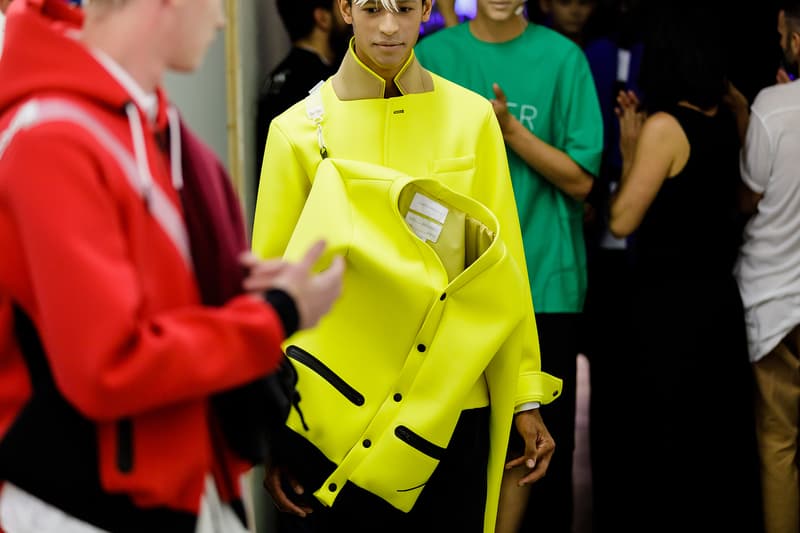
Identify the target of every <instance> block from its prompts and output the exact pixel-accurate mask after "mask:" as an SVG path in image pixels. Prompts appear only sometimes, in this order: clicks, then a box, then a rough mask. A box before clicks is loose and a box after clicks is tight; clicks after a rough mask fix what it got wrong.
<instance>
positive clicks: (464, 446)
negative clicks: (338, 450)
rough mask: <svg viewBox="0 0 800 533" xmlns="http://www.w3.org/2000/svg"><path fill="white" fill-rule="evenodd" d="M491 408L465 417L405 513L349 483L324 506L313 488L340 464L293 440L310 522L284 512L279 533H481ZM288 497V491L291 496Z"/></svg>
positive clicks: (472, 411) (294, 460)
mask: <svg viewBox="0 0 800 533" xmlns="http://www.w3.org/2000/svg"><path fill="white" fill-rule="evenodd" d="M489 411H490V410H489V408H488V407H483V408H480V409H469V410H466V411H463V412H462V413H461V417H460V418H459V421H458V424H457V425H456V429H455V432H454V433H453V437H452V438H451V439H450V444H449V445H448V446H447V451H446V452H445V454H444V457H443V458H442V460H441V462H440V463H439V466H438V467H437V468H436V470H435V471H434V473H433V475H432V476H431V479H430V480H429V481H428V483H427V484H426V486H425V488H424V489H423V490H422V494H421V495H420V497H419V499H418V500H417V503H416V505H415V506H414V508H413V509H412V510H411V511H410V512H408V513H404V512H402V511H400V510H398V509H396V508H394V507H392V506H391V505H389V504H388V503H387V502H386V501H384V500H382V499H381V498H379V497H377V496H375V495H374V494H372V493H370V492H367V491H366V490H364V489H362V488H360V487H358V486H357V485H355V484H353V483H347V484H346V485H345V486H344V488H342V491H341V493H340V494H339V496H338V498H337V499H336V502H335V503H334V505H333V506H332V507H329V508H328V507H323V506H322V505H320V504H319V502H318V501H317V500H316V499H315V498H314V497H313V496H311V493H312V492H313V491H314V490H313V489H312V490H309V487H314V488H316V487H319V486H320V485H321V484H322V481H324V480H325V479H326V478H327V476H328V475H329V474H330V472H332V471H333V468H334V467H335V465H333V463H331V462H330V461H328V460H327V459H325V458H324V456H322V454H320V452H319V450H317V449H316V448H314V447H313V446H312V445H311V444H309V443H308V441H306V440H305V439H302V438H301V437H294V438H295V440H296V442H292V443H291V449H292V451H293V455H294V457H293V458H292V459H291V464H292V466H291V467H292V469H293V470H294V471H295V475H297V476H298V477H299V478H300V479H301V480H302V481H303V482H304V484H305V487H306V493H307V494H308V495H309V498H308V499H307V500H305V501H304V502H303V503H304V504H307V505H311V506H312V507H313V508H314V512H313V513H312V514H310V515H309V516H308V517H307V518H299V517H296V516H293V515H289V514H284V513H281V514H280V515H279V518H278V532H279V533H339V532H342V533H345V532H346V533H368V532H369V533H374V532H378V531H380V532H381V533H384V532H386V533H395V532H396V533H401V532H402V533H440V532H447V531H457V532H459V533H482V532H483V513H484V506H485V503H486V468H487V465H488V459H489ZM287 494H288V493H287Z"/></svg>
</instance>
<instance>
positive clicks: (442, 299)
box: [439, 292, 447, 301]
mask: <svg viewBox="0 0 800 533" xmlns="http://www.w3.org/2000/svg"><path fill="white" fill-rule="evenodd" d="M445 298H447V293H446V292H445V293H442V295H441V296H439V299H440V300H441V301H444V299H445Z"/></svg>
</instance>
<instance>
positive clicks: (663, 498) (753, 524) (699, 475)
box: [610, 2, 762, 533]
mask: <svg viewBox="0 0 800 533" xmlns="http://www.w3.org/2000/svg"><path fill="white" fill-rule="evenodd" d="M687 4H688V2H687V3H684V2H670V3H669V4H667V5H665V9H663V10H662V9H659V10H658V11H657V12H655V13H654V15H655V16H654V17H653V19H652V22H651V23H652V26H651V27H650V28H649V30H648V31H647V32H646V33H645V45H644V56H643V59H642V67H641V68H642V70H641V77H640V88H641V90H642V94H643V95H644V109H645V110H646V112H647V115H645V113H644V112H642V111H640V108H639V102H638V98H637V97H636V96H635V94H634V93H632V92H622V93H620V96H619V99H618V102H619V104H620V107H619V110H618V116H619V117H620V131H621V143H620V144H621V149H622V159H623V167H622V178H621V186H620V190H619V192H618V193H617V194H616V195H615V196H614V197H613V198H612V203H611V211H610V214H611V218H610V229H611V231H612V233H613V234H615V235H616V236H618V237H624V236H629V235H630V236H631V239H630V244H631V246H630V248H629V252H630V258H629V260H630V263H629V264H630V271H629V272H630V273H629V280H628V284H629V288H630V291H629V294H630V301H629V305H630V311H631V312H630V315H629V318H628V319H627V321H626V322H625V323H624V324H620V325H619V330H620V331H623V332H624V335H625V336H624V341H625V349H626V350H628V351H627V352H626V353H627V354H629V357H630V358H631V360H632V361H633V368H632V369H631V374H630V380H629V381H628V383H626V384H625V385H624V390H625V391H626V393H627V395H628V398H629V400H628V402H629V403H628V406H627V411H626V413H627V416H628V421H627V422H628V425H629V428H628V429H629V431H628V432H626V433H625V434H623V435H622V438H621V439H620V440H619V441H618V442H619V443H620V448H619V450H618V465H619V469H618V480H619V486H620V487H621V490H620V491H619V493H618V494H617V498H618V500H619V501H620V502H622V505H624V508H625V509H626V511H627V512H624V513H620V515H619V516H618V523H617V524H616V526H617V527H616V528H615V531H622V532H633V531H637V532H638V531H642V530H643V527H644V528H645V529H646V530H647V531H648V532H655V533H659V532H661V531H664V532H666V531H670V532H672V531H682V532H692V533H693V532H698V533H699V532H707V531H748V532H754V533H756V532H758V531H761V524H762V521H761V509H760V502H761V497H760V492H759V482H758V466H757V457H758V456H757V451H756V445H755V433H754V429H753V428H754V425H753V424H754V422H753V412H752V407H751V399H752V397H753V383H752V375H751V372H750V368H749V360H748V354H747V343H746V338H745V325H744V314H743V309H742V302H741V300H740V297H739V293H738V288H737V285H736V281H735V279H734V277H733V264H734V260H735V258H736V251H737V248H738V245H739V241H740V238H741V226H740V218H739V213H738V212H737V207H738V205H737V190H738V183H739V172H738V154H739V137H738V133H737V127H736V120H735V118H734V116H733V113H731V111H734V112H744V113H746V112H747V103H746V99H745V98H744V96H742V95H741V93H739V92H738V91H734V89H732V88H731V87H730V85H729V83H728V81H727V79H728V78H727V71H726V58H725V50H724V48H723V44H724V43H725V40H724V39H723V35H724V34H723V32H722V27H721V25H720V20H719V16H718V11H716V10H713V9H709V8H708V6H701V5H698V4H695V5H687ZM734 92H735V93H736V94H738V98H735V99H732V98H730V97H729V98H727V99H725V95H726V94H728V93H734ZM728 101H738V105H736V106H733V109H729V108H728V107H727V106H726V104H725V102H728ZM645 116H646V118H645ZM644 524H646V526H643V525H644Z"/></svg>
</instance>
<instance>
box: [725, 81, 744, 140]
mask: <svg viewBox="0 0 800 533" xmlns="http://www.w3.org/2000/svg"><path fill="white" fill-rule="evenodd" d="M722 101H723V102H724V103H725V105H726V106H727V107H728V108H729V109H730V110H731V112H732V113H733V116H734V117H735V118H736V130H737V132H738V133H739V142H740V143H742V144H744V139H745V135H746V134H747V125H748V123H749V122H750V104H749V102H748V101H747V98H745V96H744V95H743V94H742V93H741V92H740V91H739V89H737V88H736V86H734V85H733V84H732V83H730V82H728V90H727V91H726V92H725V95H724V96H723V98H722Z"/></svg>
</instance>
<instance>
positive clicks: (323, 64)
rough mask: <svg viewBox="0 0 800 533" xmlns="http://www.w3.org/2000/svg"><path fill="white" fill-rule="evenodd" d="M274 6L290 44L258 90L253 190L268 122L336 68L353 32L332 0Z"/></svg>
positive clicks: (280, 1)
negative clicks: (283, 56) (289, 48)
mask: <svg viewBox="0 0 800 533" xmlns="http://www.w3.org/2000/svg"><path fill="white" fill-rule="evenodd" d="M277 6H278V13H279V14H280V16H281V20H282V21H283V25H284V27H285V28H286V31H287V32H288V33H289V38H290V39H291V41H292V48H291V50H289V53H288V54H287V55H286V57H285V58H283V60H282V61H281V62H280V63H279V64H278V66H276V67H275V68H274V69H273V70H272V72H270V74H269V76H268V77H267V79H266V81H265V82H264V84H263V86H262V88H261V91H260V93H259V98H258V114H257V116H256V154H257V159H256V161H257V162H258V164H257V168H258V171H257V173H256V180H255V192H256V194H257V193H258V183H259V181H260V169H261V160H262V159H263V158H264V146H265V145H266V143H267V132H268V131H269V124H270V122H272V119H273V118H275V117H276V116H278V115H279V114H281V113H283V112H284V111H286V110H287V109H288V108H289V107H291V106H292V105H293V104H295V103H297V102H299V101H300V100H302V99H303V98H305V97H306V95H308V91H309V90H310V89H311V88H312V87H314V85H316V84H317V82H319V81H322V80H326V79H328V77H330V76H331V75H333V74H334V73H335V72H336V68H337V66H338V65H339V63H340V62H341V59H342V57H343V56H344V53H345V52H346V51H347V45H348V43H349V42H350V36H351V34H352V32H351V30H350V26H349V25H347V24H345V22H344V20H342V16H341V14H340V12H339V9H338V8H336V6H335V2H334V1H333V0H277Z"/></svg>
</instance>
